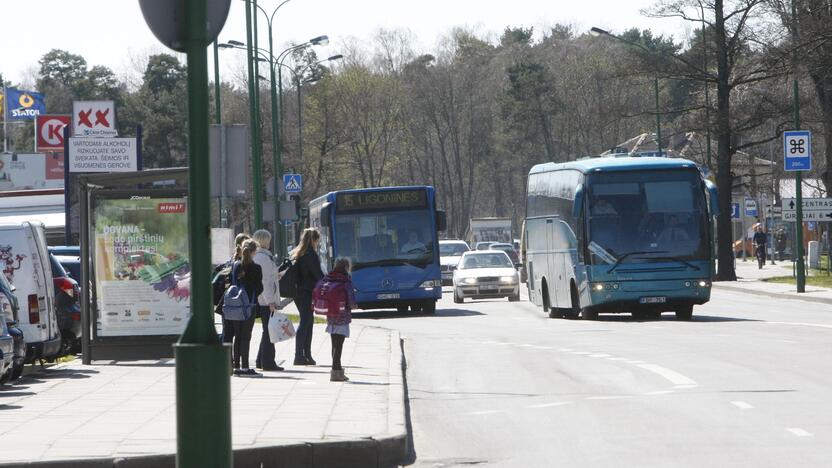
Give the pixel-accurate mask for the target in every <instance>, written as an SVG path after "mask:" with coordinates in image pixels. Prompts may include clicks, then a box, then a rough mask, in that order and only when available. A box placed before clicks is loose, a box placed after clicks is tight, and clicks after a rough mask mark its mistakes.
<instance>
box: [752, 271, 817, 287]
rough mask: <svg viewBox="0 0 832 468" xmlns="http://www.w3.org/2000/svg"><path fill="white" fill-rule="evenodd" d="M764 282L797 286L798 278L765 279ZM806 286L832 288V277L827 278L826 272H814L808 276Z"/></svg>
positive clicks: (779, 277) (778, 277)
mask: <svg viewBox="0 0 832 468" xmlns="http://www.w3.org/2000/svg"><path fill="white" fill-rule="evenodd" d="M763 281H765V282H767V283H782V284H797V278H792V277H791V276H777V277H774V278H767V279H764V280H763ZM806 284H807V285H809V286H818V287H821V288H832V276H827V275H826V272H814V274H813V275H807V276H806Z"/></svg>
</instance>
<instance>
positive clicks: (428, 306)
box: [422, 301, 436, 315]
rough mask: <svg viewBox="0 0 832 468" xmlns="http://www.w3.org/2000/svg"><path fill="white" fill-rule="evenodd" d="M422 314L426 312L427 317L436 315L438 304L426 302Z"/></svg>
mask: <svg viewBox="0 0 832 468" xmlns="http://www.w3.org/2000/svg"><path fill="white" fill-rule="evenodd" d="M422 312H424V313H425V315H434V314H436V302H435V301H427V302H425V304H424V305H423V306H422Z"/></svg>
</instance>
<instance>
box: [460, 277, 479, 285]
mask: <svg viewBox="0 0 832 468" xmlns="http://www.w3.org/2000/svg"><path fill="white" fill-rule="evenodd" d="M462 284H477V279H476V278H462Z"/></svg>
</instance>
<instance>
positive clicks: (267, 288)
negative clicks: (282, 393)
mask: <svg viewBox="0 0 832 468" xmlns="http://www.w3.org/2000/svg"><path fill="white" fill-rule="evenodd" d="M251 238H252V239H254V241H255V242H257V247H258V248H257V252H256V253H255V254H254V263H256V264H258V265H260V269H261V270H263V292H262V293H261V294H260V296H259V298H258V300H257V302H258V304H257V313H258V314H259V316H260V323H261V324H262V325H263V335H262V337H261V338H260V349H259V350H258V351H257V362H256V366H257V368H258V369H263V370H264V371H282V370H283V368H282V367H280V366H278V365H277V363H276V362H275V356H274V355H275V351H274V343H272V342H271V340H270V339H269V317H270V316H271V313H272V312H273V311H276V310H277V309H278V307H279V304H280V286H279V284H280V283H279V282H278V279H279V276H278V270H277V264H276V263H275V261H274V256H273V255H272V253H271V252H270V251H269V246H270V245H271V241H272V235H271V234H270V233H269V231H266V230H265V229H260V230H258V231H255V232H254V234H252V236H251Z"/></svg>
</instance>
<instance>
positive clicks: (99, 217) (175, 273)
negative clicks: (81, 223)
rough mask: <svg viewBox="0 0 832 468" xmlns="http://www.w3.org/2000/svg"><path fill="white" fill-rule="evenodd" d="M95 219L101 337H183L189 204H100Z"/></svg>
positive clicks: (126, 201) (146, 200) (141, 201)
mask: <svg viewBox="0 0 832 468" xmlns="http://www.w3.org/2000/svg"><path fill="white" fill-rule="evenodd" d="M93 215H94V224H95V235H94V239H95V245H94V248H95V279H96V291H97V306H98V307H97V309H98V319H97V324H96V326H97V335H98V336H148V335H178V334H181V333H182V332H183V331H184V329H185V325H186V323H187V321H188V317H189V314H190V305H189V299H190V289H191V270H190V263H189V261H188V219H187V211H186V202H185V199H184V198H146V197H135V198H133V199H99V200H97V201H96V204H95V208H94V213H93Z"/></svg>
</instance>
